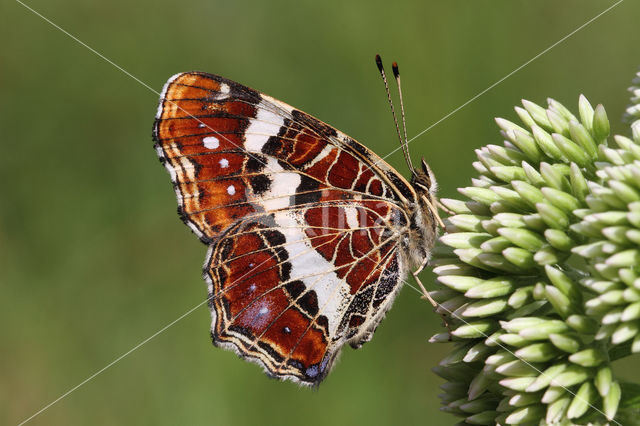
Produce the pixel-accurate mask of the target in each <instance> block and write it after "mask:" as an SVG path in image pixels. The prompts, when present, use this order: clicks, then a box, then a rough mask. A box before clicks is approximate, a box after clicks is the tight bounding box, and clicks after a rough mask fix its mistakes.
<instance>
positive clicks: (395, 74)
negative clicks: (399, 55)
mask: <svg viewBox="0 0 640 426" xmlns="http://www.w3.org/2000/svg"><path fill="white" fill-rule="evenodd" d="M391 69H392V70H393V76H394V77H395V78H398V76H399V75H400V71H399V70H398V63H397V62H394V63H393V64H391Z"/></svg>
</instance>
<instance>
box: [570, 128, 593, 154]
mask: <svg viewBox="0 0 640 426" xmlns="http://www.w3.org/2000/svg"><path fill="white" fill-rule="evenodd" d="M569 133H570V134H571V139H572V140H574V141H576V142H577V143H578V145H580V146H581V147H582V148H583V149H584V150H585V152H586V153H587V155H588V156H589V157H590V158H591V159H596V158H597V157H598V146H597V144H596V141H595V140H593V138H592V137H591V135H590V134H589V131H588V130H587V129H586V128H585V127H584V126H583V125H582V124H580V123H578V122H577V121H571V122H569Z"/></svg>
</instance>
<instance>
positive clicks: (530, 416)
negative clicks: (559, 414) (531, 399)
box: [505, 405, 545, 425]
mask: <svg viewBox="0 0 640 426" xmlns="http://www.w3.org/2000/svg"><path fill="white" fill-rule="evenodd" d="M544 414H545V410H544V408H543V407H542V406H541V405H529V406H527V407H522V408H518V409H517V410H514V411H513V413H511V414H509V416H508V417H507V418H506V420H505V423H506V424H508V425H521V424H528V423H534V422H537V421H538V420H539V419H541V418H542V417H543V416H544Z"/></svg>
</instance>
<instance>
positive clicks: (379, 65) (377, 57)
mask: <svg viewBox="0 0 640 426" xmlns="http://www.w3.org/2000/svg"><path fill="white" fill-rule="evenodd" d="M376 65H377V66H378V70H380V72H382V58H381V57H380V55H376Z"/></svg>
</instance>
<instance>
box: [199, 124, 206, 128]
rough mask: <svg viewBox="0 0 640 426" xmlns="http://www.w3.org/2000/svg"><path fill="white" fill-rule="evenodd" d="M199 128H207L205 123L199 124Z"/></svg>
mask: <svg viewBox="0 0 640 426" xmlns="http://www.w3.org/2000/svg"><path fill="white" fill-rule="evenodd" d="M198 127H200V128H201V129H202V128H204V127H206V126H205V124H204V123H198Z"/></svg>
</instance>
